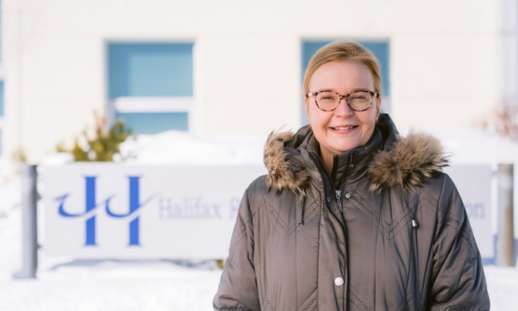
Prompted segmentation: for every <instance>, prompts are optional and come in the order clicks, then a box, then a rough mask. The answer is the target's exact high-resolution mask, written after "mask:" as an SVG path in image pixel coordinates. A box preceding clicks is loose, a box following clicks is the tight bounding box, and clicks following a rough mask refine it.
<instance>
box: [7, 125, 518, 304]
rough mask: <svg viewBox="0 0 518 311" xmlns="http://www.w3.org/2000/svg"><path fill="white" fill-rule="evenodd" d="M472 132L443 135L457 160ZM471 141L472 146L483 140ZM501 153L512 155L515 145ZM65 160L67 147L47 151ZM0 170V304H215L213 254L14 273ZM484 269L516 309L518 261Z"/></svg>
mask: <svg viewBox="0 0 518 311" xmlns="http://www.w3.org/2000/svg"><path fill="white" fill-rule="evenodd" d="M434 134H436V135H437V133H434ZM466 135H467V134H466ZM438 136H441V135H440V133H439V135H438ZM449 137H452V136H451V135H450V136H449ZM469 137H471V136H469V135H467V136H466V137H464V138H463V137H460V138H457V140H456V138H454V137H453V138H451V139H450V140H449V141H446V142H445V145H446V147H447V149H448V150H449V151H450V152H452V151H453V152H454V153H455V152H457V153H456V154H455V155H454V156H456V157H457V159H459V161H461V160H462V158H463V157H464V156H466V157H467V156H468V153H463V154H459V153H460V152H464V151H463V150H466V149H465V147H464V148H461V147H462V144H465V143H466V141H470V140H469V139H470V138H469ZM492 141H495V143H497V140H492ZM472 142H473V148H475V147H476V146H475V145H479V146H480V142H477V141H476V140H473V141H472ZM263 143H264V139H255V138H247V139H244V138H240V139H227V140H224V141H223V140H219V141H207V140H201V139H197V138H193V137H189V136H188V135H185V134H182V133H174V132H170V133H164V134H161V135H156V136H148V137H141V138H139V140H137V141H132V142H129V143H127V144H125V146H123V152H124V154H125V155H126V157H127V158H129V161H130V162H132V163H153V164H157V163H186V164H187V163H189V164H193V163H195V164H214V165H217V164H230V163H233V164H244V163H247V164H258V163H261V162H262V152H261V150H262V147H263ZM510 148H512V146H511V147H510ZM489 150H495V149H494V148H491V149H489ZM496 150H498V148H497V149H496ZM506 150H508V149H506ZM514 154H518V153H514ZM502 156H504V157H510V158H513V153H512V152H511V153H510V152H505V154H503V155H502ZM66 161H67V159H66V157H63V156H62V155H61V156H60V155H53V156H52V157H49V159H47V163H56V162H58V163H61V162H66ZM0 175H1V176H2V178H0V198H1V199H0V311H11V310H12V311H38V310H42V311H47V310H53V311H60V310H74V311H81V310H85V311H86V310H88V311H95V310H103V311H105V310H108V311H110V310H124V311H130V310H136V311H137V310H138V311H144V310H153V311H160V310H173V311H178V310H212V308H211V300H212V296H213V295H214V293H215V291H216V288H217V286H218V282H219V277H220V274H221V270H219V269H217V268H216V267H215V264H214V262H213V261H205V262H185V261H184V262H181V261H172V260H154V261H153V260H132V261H122V260H109V259H106V260H79V259H74V258H52V257H46V256H45V255H44V252H40V258H39V261H40V266H39V271H38V278H37V279H35V280H17V279H13V277H12V275H13V274H14V273H15V272H16V271H18V270H19V268H20V264H21V259H20V257H21V247H20V246H21V213H20V208H19V201H20V200H19V199H20V181H19V177H17V175H16V174H3V172H0ZM485 271H486V277H487V281H488V286H489V293H490V296H491V302H492V309H493V310H499V311H500V310H502V311H505V310H517V306H518V268H501V267H492V266H488V267H486V269H485Z"/></svg>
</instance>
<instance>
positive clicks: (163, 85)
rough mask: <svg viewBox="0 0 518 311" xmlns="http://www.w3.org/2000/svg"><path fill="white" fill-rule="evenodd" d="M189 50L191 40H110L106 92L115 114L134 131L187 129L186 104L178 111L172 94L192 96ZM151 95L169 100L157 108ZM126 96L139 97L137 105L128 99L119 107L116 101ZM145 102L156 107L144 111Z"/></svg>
mask: <svg viewBox="0 0 518 311" xmlns="http://www.w3.org/2000/svg"><path fill="white" fill-rule="evenodd" d="M192 51H193V44H192V43H164V42H125V43H119V42H117V43H109V44H108V56H107V57H108V84H109V85H108V96H109V99H110V101H111V102H112V104H114V105H115V107H114V108H115V109H114V111H115V114H114V116H115V117H116V118H119V119H121V120H123V121H124V122H125V123H126V124H127V125H128V127H129V128H131V129H132V130H133V132H134V133H137V134H149V133H158V132H162V131H166V130H182V131H187V130H188V129H189V124H188V119H189V108H185V109H183V111H182V109H180V111H179V109H178V107H176V106H175V98H179V97H181V98H183V99H185V98H192V97H193V55H192ZM154 98H160V99H161V100H160V102H161V103H164V100H163V99H166V101H165V102H168V100H167V99H169V103H170V104H166V105H162V106H163V109H162V108H160V109H159V110H158V111H157V109H156V102H154ZM125 99H131V102H134V101H135V99H138V102H139V103H140V104H139V108H138V109H135V110H134V111H132V109H131V102H130V103H129V105H128V103H125V105H124V107H125V109H124V110H120V109H118V108H117V103H120V102H124V100H125ZM183 102H184V103H185V100H184V101H183ZM146 103H149V104H150V106H154V107H155V108H153V109H150V110H149V111H146V109H145V105H146ZM143 104H144V108H143ZM128 107H129V109H128Z"/></svg>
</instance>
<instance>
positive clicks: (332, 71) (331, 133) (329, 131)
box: [306, 61, 381, 157]
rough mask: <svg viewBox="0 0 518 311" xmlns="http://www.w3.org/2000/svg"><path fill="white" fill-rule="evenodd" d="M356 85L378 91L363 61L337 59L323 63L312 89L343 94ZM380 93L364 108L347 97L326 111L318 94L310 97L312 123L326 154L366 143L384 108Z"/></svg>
mask: <svg viewBox="0 0 518 311" xmlns="http://www.w3.org/2000/svg"><path fill="white" fill-rule="evenodd" d="M356 89H367V90H371V91H374V81H373V78H372V74H371V72H370V71H369V68H368V67H367V66H366V65H364V64H362V63H359V62H352V61H334V62H330V63H326V64H324V65H322V66H320V67H319V68H318V69H317V70H316V71H315V73H314V74H313V76H312V77H311V79H310V81H309V91H310V92H317V91H321V90H334V91H336V92H338V93H339V94H341V95H346V94H349V93H351V92H352V91H354V90H356ZM380 104H381V102H380V99H379V97H375V98H374V102H373V105H372V106H371V107H370V108H369V109H367V110H365V111H361V112H355V111H353V110H351V109H350V108H349V106H347V104H346V103H345V99H342V100H341V101H340V104H339V105H338V107H337V108H336V110H334V111H329V112H326V111H322V110H320V109H319V108H318V107H317V105H316V104H315V97H314V96H310V97H308V98H307V99H306V113H307V115H308V120H309V125H310V126H311V129H312V130H313V133H314V135H315V138H316V139H317V141H318V142H319V144H320V151H321V153H322V156H323V157H326V156H329V155H338V154H341V153H343V152H345V151H347V150H350V149H353V148H354V147H357V146H361V145H364V144H365V143H366V142H367V141H368V140H369V138H370V137H371V135H372V133H373V131H374V125H375V123H376V119H377V116H378V113H379V108H380Z"/></svg>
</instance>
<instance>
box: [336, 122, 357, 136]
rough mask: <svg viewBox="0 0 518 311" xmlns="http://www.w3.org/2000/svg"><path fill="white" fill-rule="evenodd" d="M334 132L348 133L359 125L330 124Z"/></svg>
mask: <svg viewBox="0 0 518 311" xmlns="http://www.w3.org/2000/svg"><path fill="white" fill-rule="evenodd" d="M329 128H330V129H331V130H332V131H333V132H336V133H338V134H348V133H351V132H352V131H354V130H355V129H357V128H358V125H354V124H352V125H340V126H330V127H329Z"/></svg>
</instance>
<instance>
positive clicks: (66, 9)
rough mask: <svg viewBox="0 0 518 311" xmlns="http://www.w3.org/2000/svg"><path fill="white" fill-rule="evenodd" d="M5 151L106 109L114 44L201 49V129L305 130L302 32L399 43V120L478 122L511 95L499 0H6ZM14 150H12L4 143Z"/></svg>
mask: <svg viewBox="0 0 518 311" xmlns="http://www.w3.org/2000/svg"><path fill="white" fill-rule="evenodd" d="M3 5H4V15H5V19H4V20H5V21H4V23H5V27H4V33H5V43H4V45H5V51H6V52H5V59H6V64H5V71H6V72H5V75H6V79H7V81H8V84H7V85H6V88H7V91H6V103H7V106H6V111H7V113H8V118H7V128H6V133H5V135H6V137H5V139H4V141H5V144H6V145H5V148H7V152H9V151H12V150H13V149H14V148H16V147H17V146H21V147H23V148H24V149H25V150H26V151H27V153H28V154H29V156H30V158H31V159H33V160H37V159H40V158H41V157H42V156H43V155H44V154H45V153H46V152H48V151H49V150H51V149H52V148H53V147H54V146H55V144H56V143H57V142H58V141H61V140H64V139H67V138H68V139H69V138H70V137H72V136H74V135H76V134H77V133H79V132H80V131H81V129H82V128H83V127H84V126H85V125H86V124H88V123H91V122H92V111H93V110H97V111H102V110H103V109H104V107H106V105H107V104H108V102H107V99H106V86H105V80H106V78H105V55H104V48H105V44H106V42H107V41H109V40H128V41H140V40H165V41H175V40H190V41H193V42H194V43H195V53H194V63H195V65H194V66H195V69H194V70H195V71H194V77H195V78H194V79H195V81H194V86H195V94H194V97H195V102H194V104H193V111H192V115H191V124H192V127H191V129H192V131H193V132H194V133H197V134H199V135H214V134H224V133H232V132H236V131H238V132H239V133H247V134H254V135H264V134H265V133H266V132H267V131H269V130H271V129H276V128H279V127H280V126H282V125H284V126H285V127H288V128H297V127H298V126H300V125H301V110H300V109H301V107H300V103H301V99H300V96H299V93H300V86H299V83H300V81H301V68H300V66H301V65H300V64H301V42H302V40H304V39H328V38H336V37H340V38H353V39H376V38H380V39H388V40H390V48H391V50H390V55H391V60H390V61H391V63H390V67H391V72H390V79H391V94H392V96H391V105H392V115H393V117H394V118H395V120H396V122H397V123H398V125H400V126H402V127H432V126H443V127H457V126H467V125H470V124H472V123H473V122H474V121H475V120H477V119H478V118H480V117H482V116H483V115H484V114H485V113H486V112H488V111H489V110H490V109H491V108H492V107H494V106H495V105H496V104H497V103H498V102H499V101H500V95H499V93H500V91H501V88H500V84H501V83H502V82H501V79H500V78H501V76H502V72H501V71H502V70H501V67H502V64H501V60H500V58H499V55H500V54H499V53H501V41H502V34H501V28H502V26H501V21H500V20H499V17H500V16H501V14H502V12H501V8H500V6H501V3H500V2H493V1H483V0H480V1H473V0H463V1H445V0H440V1H427V2H421V1H411V2H410V1H405V0H392V1H374V0H372V1H344V0H340V1H338V0H336V1H331V0H328V1H319V2H315V1H294V0H289V1H273V0H266V1H260V2H257V1H254V2H248V1H237V0H235V1H228V0H227V1H201V0H198V1H169V0H167V1H166V0H147V1H136V0H135V1H128V0H126V1H122V0H119V1H116V0H90V1H79V0H52V1H51V0H4V4H3ZM5 148H4V149H5Z"/></svg>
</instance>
